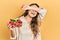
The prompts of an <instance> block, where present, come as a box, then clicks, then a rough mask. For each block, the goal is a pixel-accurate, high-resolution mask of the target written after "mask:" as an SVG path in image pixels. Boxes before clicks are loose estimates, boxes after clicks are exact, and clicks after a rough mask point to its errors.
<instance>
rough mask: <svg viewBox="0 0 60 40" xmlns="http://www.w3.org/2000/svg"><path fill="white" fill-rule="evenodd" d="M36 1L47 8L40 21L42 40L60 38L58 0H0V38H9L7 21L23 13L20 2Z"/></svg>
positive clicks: (59, 8) (59, 3)
mask: <svg viewBox="0 0 60 40" xmlns="http://www.w3.org/2000/svg"><path fill="white" fill-rule="evenodd" d="M31 3H37V4H39V5H40V6H41V7H44V8H46V9H47V14H46V16H45V18H44V20H43V21H42V25H41V27H40V28H41V35H42V40H60V0H0V40H10V39H9V36H10V31H9V29H8V28H7V23H8V21H9V19H10V18H13V19H15V18H17V17H18V16H20V15H21V14H22V13H23V10H21V5H22V4H27V5H29V4H31Z"/></svg>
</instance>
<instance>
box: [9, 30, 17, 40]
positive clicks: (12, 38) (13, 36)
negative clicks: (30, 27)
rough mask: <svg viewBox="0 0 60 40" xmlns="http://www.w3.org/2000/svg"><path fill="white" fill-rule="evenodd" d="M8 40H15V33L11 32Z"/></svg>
mask: <svg viewBox="0 0 60 40" xmlns="http://www.w3.org/2000/svg"><path fill="white" fill-rule="evenodd" d="M10 39H11V40H16V33H15V31H11V36H10Z"/></svg>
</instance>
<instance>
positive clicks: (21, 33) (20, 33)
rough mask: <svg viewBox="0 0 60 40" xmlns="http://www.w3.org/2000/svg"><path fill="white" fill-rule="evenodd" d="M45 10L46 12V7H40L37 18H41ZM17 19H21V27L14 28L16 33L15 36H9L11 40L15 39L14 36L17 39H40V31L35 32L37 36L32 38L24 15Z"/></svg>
mask: <svg viewBox="0 0 60 40" xmlns="http://www.w3.org/2000/svg"><path fill="white" fill-rule="evenodd" d="M46 12H47V11H46V9H41V10H40V11H39V18H41V20H42V19H43V18H44V16H45V15H46ZM19 19H20V20H21V21H22V27H20V28H17V27H16V30H15V32H16V35H15V37H10V39H11V40H16V37H17V40H42V39H41V33H40V31H39V33H38V34H37V38H36V39H34V37H33V33H32V31H31V28H30V27H29V24H28V22H27V21H26V19H25V18H24V16H21V17H20V18H19Z"/></svg>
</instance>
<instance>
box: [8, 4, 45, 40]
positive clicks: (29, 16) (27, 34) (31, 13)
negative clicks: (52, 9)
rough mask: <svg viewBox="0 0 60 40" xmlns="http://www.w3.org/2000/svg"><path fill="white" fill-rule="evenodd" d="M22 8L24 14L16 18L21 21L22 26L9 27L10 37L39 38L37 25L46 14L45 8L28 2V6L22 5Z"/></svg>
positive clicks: (27, 39) (14, 39) (38, 39)
mask: <svg viewBox="0 0 60 40" xmlns="http://www.w3.org/2000/svg"><path fill="white" fill-rule="evenodd" d="M22 9H23V10H25V12H24V14H23V15H22V16H20V17H19V18H17V19H19V20H21V21H22V26H20V27H14V28H11V27H9V29H10V30H11V37H10V39H11V40H41V34H40V30H39V25H40V23H41V20H42V19H43V18H44V16H45V15H46V9H45V8H40V7H39V5H38V4H36V3H33V4H30V5H29V6H28V5H23V6H22ZM17 19H16V20H17ZM9 26H11V25H9Z"/></svg>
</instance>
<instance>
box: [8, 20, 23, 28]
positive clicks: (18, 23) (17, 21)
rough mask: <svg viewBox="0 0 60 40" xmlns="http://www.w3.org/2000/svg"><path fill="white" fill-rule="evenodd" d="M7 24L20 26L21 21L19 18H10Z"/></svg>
mask: <svg viewBox="0 0 60 40" xmlns="http://www.w3.org/2000/svg"><path fill="white" fill-rule="evenodd" d="M8 25H11V27H12V28H13V27H20V26H22V21H21V20H14V19H10V21H9V23H8Z"/></svg>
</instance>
